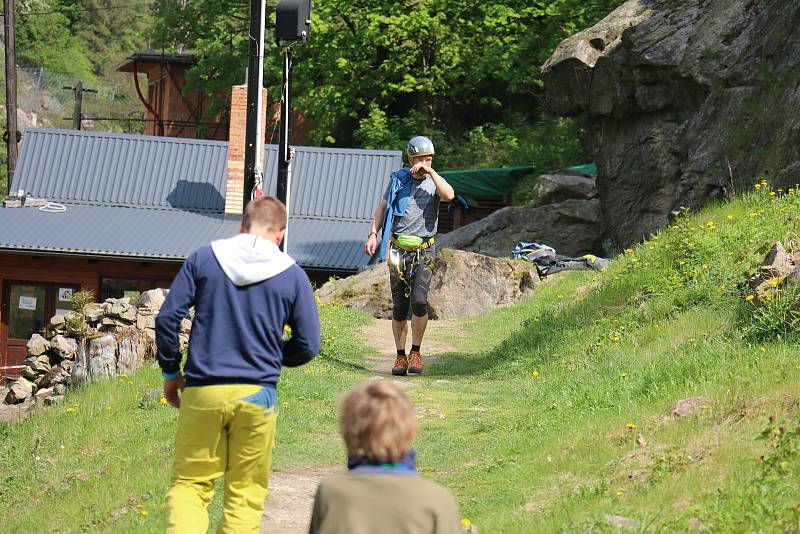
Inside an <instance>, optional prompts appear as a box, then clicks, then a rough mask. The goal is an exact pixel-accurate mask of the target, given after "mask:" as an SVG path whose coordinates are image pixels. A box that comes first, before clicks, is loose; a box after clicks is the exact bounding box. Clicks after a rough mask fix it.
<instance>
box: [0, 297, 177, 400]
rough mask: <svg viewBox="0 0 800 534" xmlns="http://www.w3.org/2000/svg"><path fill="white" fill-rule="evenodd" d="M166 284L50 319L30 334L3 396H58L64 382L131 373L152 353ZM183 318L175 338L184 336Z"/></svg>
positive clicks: (46, 398)
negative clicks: (133, 298) (16, 373)
mask: <svg viewBox="0 0 800 534" xmlns="http://www.w3.org/2000/svg"><path fill="white" fill-rule="evenodd" d="M167 292H168V290H166V289H153V290H151V291H146V292H144V293H142V295H141V296H140V297H139V298H138V300H137V302H136V305H135V306H134V305H133V304H131V302H130V299H129V298H121V299H107V300H106V301H105V302H102V303H91V304H88V305H87V306H86V308H85V310H84V311H83V313H78V312H70V313H69V314H67V315H55V316H54V317H53V318H52V319H50V323H49V325H48V328H47V332H46V337H43V336H41V335H39V334H34V335H33V336H32V337H31V339H30V340H29V341H28V345H27V347H28V357H27V358H26V359H25V362H24V365H25V367H24V368H23V370H22V372H21V373H20V376H19V378H17V379H15V380H14V381H12V382H11V383H10V384H9V388H8V392H7V393H6V396H5V399H4V402H5V403H6V404H19V403H23V402H36V403H44V404H52V403H56V402H59V401H60V400H62V399H63V396H64V394H65V392H66V390H67V388H68V387H70V386H75V385H79V384H82V383H85V382H91V381H95V380H102V379H107V378H115V377H117V376H118V375H119V374H122V373H126V374H127V373H131V372H133V371H135V370H136V369H138V368H139V367H141V366H142V364H143V362H144V361H145V360H146V359H148V358H152V357H153V356H154V355H155V339H156V336H155V319H156V315H157V314H158V311H159V310H160V309H161V305H162V304H163V303H164V299H165V298H166V295H167ZM192 315H193V314H192V313H190V318H189V319H184V321H183V323H182V325H181V334H180V336H181V343H182V344H183V346H184V347H185V345H186V344H187V343H188V341H189V331H190V330H191V328H192V323H191V320H190V319H191V317H192Z"/></svg>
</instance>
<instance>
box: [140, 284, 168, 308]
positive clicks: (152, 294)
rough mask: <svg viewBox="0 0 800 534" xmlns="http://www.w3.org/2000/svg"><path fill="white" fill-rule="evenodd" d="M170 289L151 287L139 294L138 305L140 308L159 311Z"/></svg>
mask: <svg viewBox="0 0 800 534" xmlns="http://www.w3.org/2000/svg"><path fill="white" fill-rule="evenodd" d="M168 294H169V289H151V290H149V291H145V292H144V293H142V294H141V295H139V300H138V301H137V302H136V306H137V307H139V308H147V309H149V310H152V311H154V312H156V313H158V310H160V309H161V306H162V305H163V304H164V301H165V300H167V295H168Z"/></svg>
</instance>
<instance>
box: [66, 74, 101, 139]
mask: <svg viewBox="0 0 800 534" xmlns="http://www.w3.org/2000/svg"><path fill="white" fill-rule="evenodd" d="M63 89H66V90H68V91H72V92H73V93H74V94H75V111H74V112H73V114H72V129H73V130H80V129H81V122H82V121H83V111H82V107H83V93H97V90H96V89H84V88H83V82H81V81H80V80H78V83H76V84H75V87H70V86H68V85H65V86H64V87H63Z"/></svg>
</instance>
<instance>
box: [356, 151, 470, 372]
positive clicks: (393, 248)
mask: <svg viewBox="0 0 800 534" xmlns="http://www.w3.org/2000/svg"><path fill="white" fill-rule="evenodd" d="M406 155H407V156H408V162H409V164H410V166H411V167H410V168H409V167H404V168H402V169H400V170H397V171H394V172H393V173H392V174H391V177H390V182H389V185H388V186H387V188H386V191H385V192H384V194H383V196H382V197H381V200H380V202H379V203H378V207H377V208H376V209H375V216H374V217H373V219H372V226H371V227H370V232H369V237H368V238H367V242H366V243H364V252H365V253H366V254H367V255H368V256H372V255H374V254H375V253H376V251H377V252H378V258H379V259H381V260H383V259H386V263H387V264H388V266H389V285H390V287H391V290H392V333H393V334H394V342H395V346H396V348H397V359H396V360H395V362H394V366H393V367H392V374H393V375H400V376H405V375H406V374H407V373H421V372H422V355H421V354H420V346H421V345H422V337H423V335H424V334H425V327H426V326H427V324H428V288H429V286H430V283H431V277H432V276H433V268H434V259H435V256H436V248H435V236H436V228H437V225H438V222H439V201H440V200H444V201H445V202H449V201H451V200H453V197H454V196H455V193H454V192H453V188H452V187H451V186H450V184H448V183H447V181H445V179H444V178H442V177H441V176H439V174H438V173H437V172H436V171H435V170H434V169H433V167H432V163H433V155H434V150H433V143H432V142H431V140H430V139H428V138H427V137H423V136H417V137H414V138H412V139H411V140H410V141H409V142H408V147H407V150H406ZM381 229H383V232H382V236H381V241H380V248H379V245H378V230H381ZM409 310H410V311H411V351H410V352H409V353H408V356H406V339H407V336H408V313H409Z"/></svg>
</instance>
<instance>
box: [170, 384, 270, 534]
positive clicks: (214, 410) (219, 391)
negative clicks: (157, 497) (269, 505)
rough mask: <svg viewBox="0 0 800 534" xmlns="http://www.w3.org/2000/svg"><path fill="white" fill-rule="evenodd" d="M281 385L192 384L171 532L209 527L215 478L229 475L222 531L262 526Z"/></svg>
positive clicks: (184, 408) (183, 415)
mask: <svg viewBox="0 0 800 534" xmlns="http://www.w3.org/2000/svg"><path fill="white" fill-rule="evenodd" d="M276 419H277V409H276V398H275V390H274V389H272V388H264V387H261V386H257V385H245V384H235V385H227V384H226V385H213V386H198V387H187V388H186V389H184V390H183V395H182V396H181V408H180V415H179V416H178V433H177V435H176V437H175V463H174V464H173V468H172V488H171V489H170V490H169V493H167V508H168V510H169V519H168V525H167V532H168V533H181V534H182V533H195V532H196V533H202V534H206V532H207V531H208V512H207V510H206V508H207V506H208V503H209V501H211V498H212V497H213V496H214V482H215V481H216V480H217V479H218V478H219V477H221V476H224V477H225V498H224V502H223V517H222V521H221V522H220V524H219V528H218V529H217V532H221V533H226V534H228V533H237V534H238V533H243V532H248V533H249V532H253V533H257V532H258V531H259V524H260V523H261V516H262V515H263V513H264V499H265V498H266V496H267V479H268V478H269V472H270V468H271V466H272V448H273V446H274V444H275V422H276Z"/></svg>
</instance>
